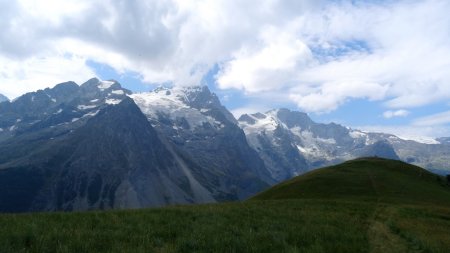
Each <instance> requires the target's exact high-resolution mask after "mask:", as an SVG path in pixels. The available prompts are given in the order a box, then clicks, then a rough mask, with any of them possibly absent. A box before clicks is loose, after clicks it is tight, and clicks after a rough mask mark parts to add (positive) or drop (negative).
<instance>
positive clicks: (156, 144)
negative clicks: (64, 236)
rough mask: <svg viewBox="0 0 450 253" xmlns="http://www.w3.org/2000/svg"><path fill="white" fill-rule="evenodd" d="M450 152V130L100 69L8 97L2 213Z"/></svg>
mask: <svg viewBox="0 0 450 253" xmlns="http://www.w3.org/2000/svg"><path fill="white" fill-rule="evenodd" d="M449 153H450V141H449V138H441V139H437V140H436V141H435V142H434V143H433V144H429V143H428V144H427V143H420V142H416V141H411V140H403V139H401V138H399V137H397V136H394V135H390V134H383V133H367V132H363V131H359V130H354V129H350V128H347V127H344V126H341V125H338V124H334V123H331V124H320V123H315V122H313V121H312V120H311V119H310V118H309V117H308V115H307V114H305V113H302V112H297V111H290V110H288V109H276V110H271V111H269V112H265V113H256V114H248V115H247V114H245V115H242V116H241V117H240V118H239V119H238V120H236V119H235V118H234V117H233V115H232V114H231V113H230V112H229V111H228V110H227V109H226V108H225V107H224V106H222V104H221V103H220V101H219V99H218V97H217V96H216V95H215V94H214V93H211V92H210V90H209V89H208V88H207V87H205V86H203V87H202V86H197V87H173V88H164V87H159V88H157V89H155V90H153V91H151V92H146V93H137V94H133V93H132V92H131V91H129V90H127V89H124V88H123V87H122V86H121V85H120V84H119V83H118V82H116V81H113V80H111V81H101V80H98V79H96V78H93V79H91V80H89V81H87V82H85V83H84V84H81V85H78V84H76V83H74V82H66V83H61V84H58V85H56V86H55V87H54V88H52V89H50V88H48V89H45V90H39V91H37V92H32V93H27V94H25V95H23V96H21V97H19V98H17V99H15V100H13V101H9V100H5V101H4V102H0V212H26V211H56V210H63V211H72V210H92V209H116V208H141V207H154V206H165V205H172V204H189V203H211V202H223V201H233V200H241V199H246V198H248V197H250V196H253V195H254V194H256V193H258V192H260V191H262V190H264V189H266V188H268V187H269V186H270V185H273V184H275V183H277V182H281V181H283V180H286V179H289V178H292V177H294V176H296V175H299V174H302V173H304V172H307V171H310V170H312V169H315V168H318V167H321V166H324V165H332V164H336V163H339V162H341V161H345V160H349V159H353V158H356V157H362V156H379V157H384V158H391V159H400V160H404V161H407V162H410V163H414V164H417V165H420V166H423V167H425V168H427V169H430V170H433V169H434V170H442V169H448V168H450V159H449V158H448V157H450V156H449Z"/></svg>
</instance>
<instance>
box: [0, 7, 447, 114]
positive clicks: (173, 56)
mask: <svg viewBox="0 0 450 253" xmlns="http://www.w3.org/2000/svg"><path fill="white" fill-rule="evenodd" d="M352 2H353V3H352ZM377 2H378V1H377ZM449 12H450V2H449V1H446V0H423V1H407V0H403V1H382V2H381V3H379V2H378V3H370V1H368V2H365V3H364V2H363V1H357V3H355V1H314V0H302V1H294V0H292V1H281V0H262V1H256V0H250V1H245V2H242V1H230V0H216V1H204V0H169V1H167V0H154V1H143V0H136V1H114V0H104V1H88V0H66V1H64V3H62V2H61V1H56V0H40V1H36V0H17V1H4V0H0V16H1V17H2V19H1V20H0V29H1V30H2V33H1V34H0V56H1V58H0V66H1V68H2V77H0V81H1V83H0V92H4V93H6V94H7V95H9V96H12V97H14V96H17V95H18V94H20V93H22V92H25V91H28V90H31V89H36V88H40V87H43V85H47V86H48V85H52V84H54V82H60V81H62V80H61V79H63V80H70V79H75V80H79V79H86V78H87V77H86V76H87V75H94V73H93V71H92V70H91V69H89V67H87V66H86V64H85V61H86V60H94V61H96V62H100V63H104V64H108V65H110V66H112V67H113V68H115V69H116V70H117V71H119V72H126V71H133V72H137V73H139V74H140V75H141V76H142V78H143V80H144V81H146V82H149V83H154V82H166V81H171V82H174V83H175V84H176V85H186V84H187V85H191V84H196V83H199V82H200V80H201V78H202V77H203V76H204V74H205V73H207V72H208V71H209V69H210V68H211V67H212V66H214V65H215V64H219V66H220V71H219V73H218V74H217V81H218V85H219V87H220V88H223V89H230V88H232V89H239V90H242V91H244V92H245V93H246V94H250V95H252V96H261V97H264V99H267V98H269V99H270V97H267V96H266V94H268V93H269V94H270V93H271V94H272V95H273V97H277V99H279V97H283V98H284V100H286V101H291V102H293V103H296V104H297V105H298V106H299V107H300V108H301V109H303V110H306V111H310V112H329V111H332V110H334V109H336V108H338V107H339V106H340V105H342V104H344V103H345V102H346V101H348V100H349V99H355V98H363V99H369V100H372V101H381V102H383V103H384V104H385V105H386V106H387V107H388V108H389V109H390V110H392V111H395V110H399V109H405V108H406V109H409V108H413V107H417V106H423V105H427V104H430V103H432V102H439V101H444V100H446V99H449V98H450V72H449V71H448V69H449V67H450V44H449V43H448V42H449V41H450V33H449V32H448V31H450V15H448V13H449ZM67 55H69V56H70V57H67ZM42 57H44V58H45V59H51V60H47V61H51V63H48V62H45V61H42V60H40V59H41V58H42ZM59 61H60V62H61V64H58V63H57V62H59ZM8 65H11V66H12V67H8ZM58 65H60V66H65V67H59V66H58ZM69 66H70V67H69ZM8 68H9V69H8ZM76 71H78V72H79V74H78V75H75V72H76ZM5 73H7V74H8V75H6V74H5ZM23 73H26V74H23ZM47 82H48V83H47ZM35 83H36V84H35ZM37 83H39V84H37ZM41 83H42V84H41ZM43 83H46V84H43Z"/></svg>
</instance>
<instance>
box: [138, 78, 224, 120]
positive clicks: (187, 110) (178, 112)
mask: <svg viewBox="0 0 450 253" xmlns="http://www.w3.org/2000/svg"><path fill="white" fill-rule="evenodd" d="M202 89H203V87H201V86H195V87H173V88H167V87H161V86H160V87H158V88H156V89H155V90H153V91H150V92H144V93H137V94H133V95H130V97H131V98H132V99H133V100H134V101H135V103H136V104H137V105H138V106H139V107H140V109H141V111H142V112H143V113H144V114H145V115H146V116H147V117H148V118H149V119H151V120H152V119H153V120H154V121H156V120H157V119H158V118H159V117H160V116H161V115H163V116H164V117H168V118H170V119H171V120H173V121H176V120H177V119H181V118H183V119H185V120H186V121H187V122H188V124H189V127H191V128H195V127H198V126H202V125H203V124H204V123H209V124H210V125H212V126H215V127H223V125H222V123H221V122H219V121H218V120H216V119H215V118H213V117H212V116H210V115H208V111H209V110H208V109H207V108H194V107H193V106H192V105H191V99H190V98H192V96H193V95H196V94H197V93H199V92H200V91H202Z"/></svg>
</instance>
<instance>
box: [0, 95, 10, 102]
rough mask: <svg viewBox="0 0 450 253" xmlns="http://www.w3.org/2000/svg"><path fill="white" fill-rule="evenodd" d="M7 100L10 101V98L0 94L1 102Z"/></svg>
mask: <svg viewBox="0 0 450 253" xmlns="http://www.w3.org/2000/svg"><path fill="white" fill-rule="evenodd" d="M5 101H9V98H7V97H6V96H5V95H3V94H0V103H1V102H5Z"/></svg>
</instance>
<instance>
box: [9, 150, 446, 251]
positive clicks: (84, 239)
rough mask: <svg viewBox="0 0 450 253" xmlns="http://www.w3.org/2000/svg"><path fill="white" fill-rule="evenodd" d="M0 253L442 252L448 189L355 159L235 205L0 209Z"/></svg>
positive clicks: (409, 169) (416, 174) (415, 172)
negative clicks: (0, 211)
mask: <svg viewBox="0 0 450 253" xmlns="http://www.w3.org/2000/svg"><path fill="white" fill-rule="evenodd" d="M0 252H2V253H3V252H327V253H328V252H333V253H335V252H336V253H337V252H345V253H348V252H445V253H447V252H450V186H449V185H448V182H447V181H446V179H445V178H443V177H440V176H437V175H434V174H431V173H429V172H427V171H425V170H423V169H421V168H418V167H415V166H411V165H409V164H406V163H402V162H398V161H391V160H383V159H375V158H370V159H358V160H354V161H350V162H346V163H343V164H340V165H337V166H332V167H328V168H324V169H319V170H316V171H313V172H310V173H307V174H305V175H302V176H299V177H297V178H294V179H292V180H289V181H287V182H284V183H282V184H280V185H277V186H275V187H273V188H271V189H269V190H267V191H265V192H263V193H261V194H259V195H258V196H255V197H254V198H252V199H250V200H247V201H244V202H240V203H224V204H209V205H195V206H175V207H166V208H156V209H143V210H123V211H101V212H100V211H98V212H97V211H95V212H83V213H81V212H79V213H35V214H3V215H0Z"/></svg>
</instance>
